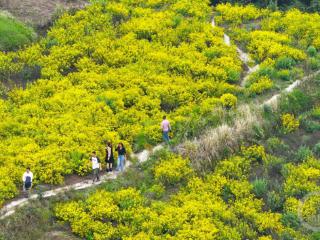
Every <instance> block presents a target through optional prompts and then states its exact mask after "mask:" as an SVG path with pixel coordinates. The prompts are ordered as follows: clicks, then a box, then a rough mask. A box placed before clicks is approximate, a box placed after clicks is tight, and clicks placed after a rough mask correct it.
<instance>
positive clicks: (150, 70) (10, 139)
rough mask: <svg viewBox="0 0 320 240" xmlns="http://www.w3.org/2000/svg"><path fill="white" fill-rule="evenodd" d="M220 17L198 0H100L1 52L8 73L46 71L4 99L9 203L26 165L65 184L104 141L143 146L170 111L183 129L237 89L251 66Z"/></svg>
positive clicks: (84, 169) (83, 170) (1, 112)
mask: <svg viewBox="0 0 320 240" xmlns="http://www.w3.org/2000/svg"><path fill="white" fill-rule="evenodd" d="M210 14H211V9H210V7H209V5H208V2H207V1H198V0H195V1H163V0H161V1H160V0H156V1H154V0H150V1H145V0H143V1H134V2H132V1H108V2H107V3H103V4H101V3H93V4H92V5H91V6H89V7H87V8H86V9H84V10H80V11H78V12H76V13H75V14H74V15H71V14H65V15H63V16H62V17H61V18H60V19H58V20H57V21H56V22H55V24H54V26H53V27H52V28H51V29H50V31H49V32H48V35H47V37H45V38H43V39H42V40H41V41H40V42H39V43H35V44H33V45H32V46H29V47H27V48H26V49H24V50H21V51H18V52H9V53H0V78H1V79H10V78H11V77H12V76H14V75H15V74H17V73H19V74H23V77H24V78H25V79H28V78H30V76H29V75H30V74H31V73H32V74H33V75H39V76H40V77H39V79H35V81H34V82H33V83H32V84H31V83H30V84H29V85H28V86H27V88H26V89H20V88H17V89H13V90H12V91H10V92H9V93H8V96H7V99H5V100H0V120H1V123H0V140H1V141H0V152H1V154H0V163H1V164H0V204H1V203H2V202H3V200H5V199H9V198H12V197H14V196H15V195H16V194H17V187H16V185H18V184H19V183H20V181H21V180H20V178H21V174H22V173H23V171H24V169H25V167H26V166H30V167H31V169H32V170H33V172H34V173H35V178H36V182H41V183H50V184H60V183H62V182H63V178H64V177H63V176H64V175H66V174H70V173H77V174H80V175H83V174H87V173H88V171H89V170H90V164H89V162H88V160H87V158H88V154H89V153H90V152H91V151H92V150H93V149H95V150H97V151H98V153H99V155H100V156H101V157H103V155H104V144H105V143H104V141H106V140H111V141H113V142H114V143H116V142H118V141H123V142H124V143H125V145H126V147H127V148H128V149H129V151H131V149H134V150H137V149H142V148H144V147H145V146H147V145H150V144H156V143H157V142H159V141H161V132H160V122H161V119H162V116H163V115H164V114H167V115H168V118H169V119H170V120H171V123H172V125H173V127H174V128H175V126H178V125H180V126H182V127H181V129H182V130H183V124H184V123H185V122H186V121H187V120H188V119H190V118H191V117H192V114H191V113H192V112H194V113H195V114H197V115H198V116H199V117H201V116H202V115H205V114H208V112H211V111H212V110H213V108H214V107H215V106H217V105H222V101H221V100H220V97H221V96H222V95H223V94H225V93H228V94H233V95H237V94H238V92H239V91H240V90H239V87H237V86H236V83H237V82H238V81H239V79H240V78H239V77H240V73H241V71H242V68H241V62H240V60H239V59H238V57H237V53H236V49H235V47H228V46H225V44H224V43H223V30H222V29H221V28H214V29H213V28H212V27H211V25H210V23H209V22H210V21H209V20H210ZM28 73H30V74H28ZM32 74H31V75H32ZM3 81H4V80H3ZM233 95H231V97H234V96H233ZM229 98H230V97H229ZM234 98H235V97H234ZM235 100H236V98H235ZM235 100H233V101H235ZM177 132H179V129H176V133H177Z"/></svg>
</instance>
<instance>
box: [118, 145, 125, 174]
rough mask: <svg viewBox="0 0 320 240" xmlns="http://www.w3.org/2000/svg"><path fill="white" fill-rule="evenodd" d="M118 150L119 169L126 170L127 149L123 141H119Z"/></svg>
mask: <svg viewBox="0 0 320 240" xmlns="http://www.w3.org/2000/svg"><path fill="white" fill-rule="evenodd" d="M116 151H117V152H118V166H117V170H118V171H121V172H123V170H124V164H125V160H126V154H127V152H126V149H125V147H124V146H123V143H119V144H118V146H117V148H116Z"/></svg>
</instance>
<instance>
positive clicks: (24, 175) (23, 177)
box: [22, 173, 26, 182]
mask: <svg viewBox="0 0 320 240" xmlns="http://www.w3.org/2000/svg"><path fill="white" fill-rule="evenodd" d="M22 181H23V182H25V181H26V173H24V174H23V175H22Z"/></svg>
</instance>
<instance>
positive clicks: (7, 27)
mask: <svg viewBox="0 0 320 240" xmlns="http://www.w3.org/2000/svg"><path fill="white" fill-rule="evenodd" d="M35 38H36V34H35V32H34V31H33V29H32V28H30V27H27V26H26V25H24V24H23V23H21V22H19V21H17V20H15V19H14V18H12V17H9V16H6V15H4V14H0V50H1V51H14V50H17V49H19V48H21V47H22V46H24V45H26V44H29V43H31V42H32V41H33V40H34V39H35Z"/></svg>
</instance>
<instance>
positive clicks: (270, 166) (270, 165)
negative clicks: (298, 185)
mask: <svg viewBox="0 0 320 240" xmlns="http://www.w3.org/2000/svg"><path fill="white" fill-rule="evenodd" d="M281 154H284V152H281ZM283 163H284V159H282V158H278V157H275V156H272V155H268V156H267V158H266V161H265V165H266V167H267V170H268V173H269V174H270V175H274V174H281V170H282V165H283Z"/></svg>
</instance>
